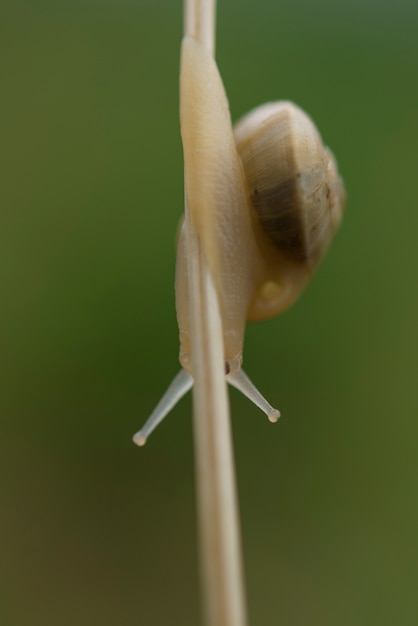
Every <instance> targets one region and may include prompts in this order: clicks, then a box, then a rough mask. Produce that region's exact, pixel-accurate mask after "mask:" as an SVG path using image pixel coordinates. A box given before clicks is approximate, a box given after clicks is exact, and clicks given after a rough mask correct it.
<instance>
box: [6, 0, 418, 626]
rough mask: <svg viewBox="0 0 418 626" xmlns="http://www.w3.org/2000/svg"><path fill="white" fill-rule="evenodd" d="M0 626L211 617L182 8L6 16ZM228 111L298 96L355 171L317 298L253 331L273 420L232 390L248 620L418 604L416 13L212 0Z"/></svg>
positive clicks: (253, 372)
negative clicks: (178, 304) (181, 338)
mask: <svg viewBox="0 0 418 626" xmlns="http://www.w3.org/2000/svg"><path fill="white" fill-rule="evenodd" d="M0 24H1V26H0V51H1V52H0V67H1V77H2V81H1V82H2V87H1V99H0V110H1V117H0V119H1V122H0V124H1V150H0V154H1V159H2V164H1V189H0V194H1V209H0V255H1V262H0V287H1V307H0V311H1V313H0V316H1V318H0V346H1V348H0V349H1V352H0V354H1V357H0V365H1V376H0V623H1V624H2V625H4V626H38V625H39V626H40V625H42V626H73V625H74V624H77V625H78V626H91V625H93V626H95V625H99V624H100V626H137V625H138V624H139V625H141V626H142V625H144V626H165V625H166V624H167V625H168V624H169V625H170V626H189V625H190V626H194V625H197V624H199V623H200V608H199V599H198V582H197V553H196V520H195V498H194V479H193V449H192V431H191V415H190V397H188V398H187V399H185V400H184V401H183V402H182V403H181V404H180V405H179V406H178V407H177V408H176V409H175V411H174V412H173V413H172V415H170V417H169V419H167V421H166V422H165V423H164V424H163V425H162V426H161V427H160V428H159V429H158V431H157V432H156V433H155V434H154V435H153V436H152V438H151V439H150V441H149V443H148V444H147V446H146V447H145V448H144V449H138V448H136V447H135V446H134V445H133V444H132V442H131V436H132V434H133V433H134V432H135V431H136V430H137V429H138V428H139V427H140V426H141V425H142V423H143V422H144V420H145V418H146V417H147V415H148V414H149V413H150V411H151V410H152V408H153V407H154V405H155V404H156V402H157V401H158V399H159V397H160V395H161V393H162V391H163V390H164V389H165V387H166V385H167V384H168V382H169V381H170V380H171V378H172V376H173V375H174V374H175V372H176V371H177V368H178V363H177V352H178V339H177V326H176V319H175V311H174V292H173V275H174V235H175V231H176V226H177V223H178V219H179V216H180V214H181V212H182V202H183V180H182V170H183V166H182V153H181V143H180V136H179V124H178V69H179V44H180V38H181V31H182V7H181V2H180V1H176V2H173V1H172V0H147V1H141V0H136V1H135V0H120V1H118V2H116V1H114V2H112V1H110V0H107V1H99V0H3V2H2V8H1V9H0ZM217 39H218V55H217V56H218V62H219V65H220V68H221V72H222V75H223V77H224V81H225V85H226V89H227V92H228V94H229V97H230V102H231V110H232V115H233V118H234V119H236V118H237V117H238V116H240V115H241V114H243V113H244V112H246V111H247V110H249V109H250V108H252V107H253V106H255V105H257V104H259V103H261V102H263V101H266V100H272V99H278V98H286V99H292V100H294V101H296V102H297V103H298V104H300V105H301V106H302V107H304V108H305V109H306V110H307V111H309V113H310V114H311V115H312V117H313V118H314V119H315V120H316V122H317V124H318V127H319V128H320V130H321V133H322V135H323V137H324V140H325V142H326V143H328V144H329V145H330V146H331V147H332V149H333V150H334V152H335V154H336V155H337V158H338V161H339V165H340V169H341V172H342V174H343V176H344V178H345V182H346V187H347V191H348V207H347V212H346V216H345V221H344V225H343V228H342V229H341V231H340V233H339V234H338V237H337V238H336V241H335V242H334V244H333V246H332V247H331V250H330V252H329V255H328V256H327V258H326V260H325V261H324V263H323V265H322V267H321V269H320V271H319V273H318V274H317V276H316V277H315V279H314V280H313V282H312V284H311V285H310V287H309V289H308V290H307V292H306V293H305V294H304V296H303V297H302V299H301V300H300V301H299V302H298V303H297V305H296V306H295V307H294V308H293V309H291V310H290V311H289V312H287V313H285V314H284V315H282V316H281V317H279V318H277V319H275V320H272V321H269V322H265V323H262V324H256V325H252V326H250V327H248V331H247V339H246V350H245V366H246V370H247V372H248V373H249V375H250V376H251V377H252V378H253V380H254V382H255V383H256V384H257V385H259V387H260V389H261V390H262V391H264V392H265V394H266V396H267V397H268V398H269V399H270V400H271V402H272V403H273V404H276V405H278V406H279V407H280V408H281V410H282V414H283V419H282V420H281V421H280V422H279V424H278V425H277V426H275V427H273V426H271V425H270V424H269V423H268V422H267V420H266V419H265V418H264V417H263V416H262V414H261V413H259V412H258V411H257V410H256V409H255V408H254V407H253V406H252V405H251V404H249V403H248V402H247V401H246V400H245V399H244V398H242V397H240V396H239V395H238V394H237V393H236V392H234V391H232V392H231V404H232V413H233V430H234V439H235V452H236V461H237V472H238V483H239V493H240V505H241V513H242V525H243V544H244V555H245V564H246V580H247V588H248V601H249V611H250V617H251V624H252V625H254V626H276V625H279V624H285V625H286V626H335V624H338V625H339V626H353V625H355V626H370V625H374V624H379V625H380V626H393V625H394V624H399V625H401V626H415V625H416V624H417V623H418V599H417V593H416V590H417V583H418V565H417V562H418V540H417V528H418V503H417V498H418V494H417V472H418V455H417V440H418V420H417V417H418V400H417V388H418V385H417V370H418V324H417V318H418V289H417V287H418V272H417V270H418V267H417V265H418V264H417V243H416V242H417V230H418V210H417V173H416V172H417V164H418V160H417V145H418V5H417V4H416V2H414V3H413V2H408V1H406V0H400V1H399V2H397V3H394V2H387V1H385V2H381V1H380V2H377V0H375V1H373V2H372V1H370V2H366V3H364V2H360V1H359V0H345V1H339V2H329V1H327V0H320V1H318V2H315V3H310V2H308V1H307V0H305V1H302V0H301V1H296V2H295V1H292V2H291V1H290V0H287V1H284V2H276V1H273V0H260V1H259V2H255V1H253V2H249V1H248V0H246V1H245V2H244V1H243V0H224V1H223V2H220V4H219V7H218V37H217Z"/></svg>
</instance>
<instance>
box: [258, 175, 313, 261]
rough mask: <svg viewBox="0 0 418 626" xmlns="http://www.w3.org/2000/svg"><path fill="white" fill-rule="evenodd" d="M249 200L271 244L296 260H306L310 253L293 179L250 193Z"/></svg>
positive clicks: (295, 184) (294, 179) (296, 188)
mask: <svg viewBox="0 0 418 626" xmlns="http://www.w3.org/2000/svg"><path fill="white" fill-rule="evenodd" d="M251 200H252V202H253V206H254V208H255V210H256V212H257V215H258V216H259V218H260V221H261V223H262V225H263V227H264V231H265V232H266V233H267V234H268V235H269V237H270V238H271V239H272V240H273V242H274V243H275V245H276V246H277V247H278V248H279V249H280V250H282V251H283V252H285V253H286V254H288V255H289V256H291V257H292V258H293V259H295V260H297V261H301V262H305V261H307V260H309V256H310V250H309V247H308V243H307V239H306V231H305V227H304V223H303V216H302V215H301V211H300V208H299V207H300V202H299V199H298V180H297V177H294V178H290V179H288V180H285V181H283V182H281V183H279V184H278V185H275V186H274V187H272V188H270V189H263V190H262V191H259V190H258V189H254V190H251Z"/></svg>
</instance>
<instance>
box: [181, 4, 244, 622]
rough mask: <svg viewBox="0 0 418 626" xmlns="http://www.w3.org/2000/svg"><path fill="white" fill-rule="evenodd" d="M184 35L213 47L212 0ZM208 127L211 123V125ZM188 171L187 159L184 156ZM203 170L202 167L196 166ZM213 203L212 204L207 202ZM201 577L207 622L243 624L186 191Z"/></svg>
mask: <svg viewBox="0 0 418 626" xmlns="http://www.w3.org/2000/svg"><path fill="white" fill-rule="evenodd" d="M184 28H185V35H189V36H192V37H193V38H195V39H197V40H198V41H200V43H202V44H203V45H205V46H206V47H207V49H208V50H209V51H210V53H211V54H212V55H213V54H214V42H215V0H185V5H184ZM208 132H210V129H208ZM185 175H186V177H187V163H186V164H185ZM194 175H200V176H202V177H204V176H205V172H204V171H202V172H197V174H196V172H194ZM209 208H210V207H209ZM185 229H186V246H187V259H188V260H187V275H188V285H189V287H188V293H189V294H190V301H189V315H190V333H191V348H192V373H193V379H194V388H193V419H194V441H195V458H196V488H197V501H198V528H199V531H198V534H199V542H200V565H201V584H202V591H203V605H204V615H205V624H206V625H207V626H245V624H246V623H247V618H246V607H245V600H244V584H243V575H242V558H241V545H240V544H241V542H240V532H239V519H238V512H237V509H238V507H237V495H236V481H235V470H234V459H233V448H232V439H231V427H230V415H229V403H228V395H227V388H226V381H225V369H224V368H225V365H224V349H223V333H222V322H221V318H220V312H219V304H218V298H217V293H216V290H215V287H214V283H213V280H212V277H211V274H210V272H209V269H208V265H207V262H206V258H205V254H204V250H203V248H202V246H201V242H200V239H199V235H198V233H197V232H196V230H195V228H194V224H193V221H192V219H191V216H190V211H189V207H188V200H187V197H186V199H185Z"/></svg>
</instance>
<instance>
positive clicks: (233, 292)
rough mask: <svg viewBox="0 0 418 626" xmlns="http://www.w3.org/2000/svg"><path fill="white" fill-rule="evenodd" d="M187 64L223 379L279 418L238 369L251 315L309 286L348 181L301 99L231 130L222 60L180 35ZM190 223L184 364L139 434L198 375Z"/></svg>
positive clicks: (186, 146) (191, 152) (187, 118)
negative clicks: (194, 349)
mask: <svg viewBox="0 0 418 626" xmlns="http://www.w3.org/2000/svg"><path fill="white" fill-rule="evenodd" d="M181 67H182V72H181V80H180V89H181V98H180V100H181V103H182V106H181V111H180V118H181V133H182V141H183V151H184V161H185V194H186V199H187V204H188V207H189V216H190V219H191V221H192V223H193V226H194V229H195V232H196V233H197V234H198V237H199V240H200V244H201V247H202V251H203V254H204V255H205V258H206V262H207V265H208V268H209V271H210V273H211V275H212V278H213V282H214V285H215V289H216V294H217V299H218V305H219V311H220V317H221V322H222V330H223V343H224V359H225V372H226V378H227V380H228V382H229V383H230V384H231V385H233V386H235V387H237V388H239V389H240V390H241V391H242V392H243V393H244V394H245V395H247V396H248V397H249V398H250V399H251V400H252V401H253V402H254V403H255V404H257V406H259V407H260V408H262V410H264V411H265V412H266V413H267V415H268V416H269V418H270V419H271V420H272V421H275V420H276V419H277V417H278V416H279V412H278V411H277V410H276V409H273V408H272V407H271V406H270V405H269V404H268V402H267V401H266V400H265V399H264V398H263V396H261V394H260V392H259V391H258V390H257V389H256V388H255V387H254V386H253V384H252V383H251V381H250V380H249V379H248V377H247V376H246V375H245V373H244V372H243V371H242V368H241V365H242V349H243V338H244V330H245V323H246V321H247V320H259V319H265V318H268V317H271V316H273V315H276V314H277V313H279V312H281V311H283V310H285V309H286V308H288V307H289V306H290V305H291V304H292V303H293V302H294V301H295V300H296V298H297V297H298V296H299V295H300V293H301V292H302V291H303V289H304V287H305V286H306V284H307V282H308V280H309V278H310V277H311V275H312V273H313V272H314V270H315V268H316V267H317V265H318V263H319V262H320V260H321V258H322V257H323V256H324V254H325V252H326V250H327V248H328V245H329V243H330V240H331V239H332V236H333V234H334V233H335V231H336V229H337V228H338V225H339V223H340V220H341V215H342V209H343V205H344V189H343V184H342V181H341V178H340V177H339V175H338V173H337V168H336V163H335V159H334V157H333V155H332V153H331V151H330V150H329V149H328V148H326V147H324V145H323V143H322V140H321V137H320V135H319V133H318V131H317V130H316V127H315V125H314V124H313V122H312V121H311V119H310V118H309V117H308V116H307V115H306V114H305V113H304V112H303V111H302V110H301V109H300V108H299V107H297V106H296V105H294V104H292V103H291V102H286V101H279V102H273V103H268V104H265V105H262V106H260V107H258V108H257V109H255V110H254V111H252V112H250V113H249V114H248V115H246V116H244V118H242V119H241V120H240V121H239V122H238V123H237V124H236V126H235V129H234V130H233V128H232V124H231V118H230V113H229V105H228V100H227V97H226V94H225V90H224V87H223V83H222V79H221V77H220V75H219V71H218V68H217V66H216V63H215V61H214V59H213V58H212V57H211V55H210V54H209V53H208V52H207V50H206V49H205V47H204V46H203V45H201V44H200V43H198V42H197V41H196V40H194V39H193V38H191V37H186V38H185V39H184V40H183V44H182V62H181ZM196 107H198V111H196ZM201 172H205V177H204V179H202V176H200V175H198V173H201ZM186 228H187V226H186V223H185V222H183V224H182V226H181V229H180V233H179V238H178V246H177V267H176V311H177V320H178V325H179V336H180V356H179V360H180V363H181V365H182V368H183V370H182V371H181V373H180V374H179V375H178V376H177V377H176V378H175V380H174V381H173V384H172V385H171V386H170V387H169V389H168V390H167V392H166V394H165V395H164V396H163V399H162V401H161V402H160V404H159V405H158V406H157V408H156V410H155V411H154V413H153V414H152V415H151V417H150V418H149V420H148V421H147V423H146V424H145V426H144V427H143V428H142V429H141V431H139V432H138V433H137V435H135V437H134V440H135V441H136V443H144V441H145V439H146V437H147V436H148V434H149V433H150V432H151V431H152V430H153V429H154V428H155V426H156V424H157V423H158V422H159V421H161V419H163V417H164V415H165V414H166V413H167V412H168V410H170V408H171V407H172V406H173V404H174V403H175V402H176V401H177V400H178V399H179V398H180V397H181V396H182V395H184V393H186V391H187V390H188V389H189V388H190V387H191V385H192V383H193V363H192V361H191V352H192V351H191V341H192V337H191V333H190V327H189V305H188V303H189V298H190V297H193V294H190V293H189V290H190V280H189V276H188V259H187V249H188V248H187V245H186V240H187V230H186Z"/></svg>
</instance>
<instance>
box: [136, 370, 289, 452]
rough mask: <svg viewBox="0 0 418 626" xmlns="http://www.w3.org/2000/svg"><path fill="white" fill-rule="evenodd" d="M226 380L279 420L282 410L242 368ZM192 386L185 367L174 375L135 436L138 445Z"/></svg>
mask: <svg viewBox="0 0 418 626" xmlns="http://www.w3.org/2000/svg"><path fill="white" fill-rule="evenodd" d="M226 380H227V381H228V383H229V384H230V385H231V386H232V387H235V388H236V389H239V391H241V393H243V394H244V396H246V397H247V398H249V399H250V400H251V401H252V402H253V403H254V404H255V405H256V406H258V408H259V409H261V410H262V411H264V413H265V414H266V415H267V417H268V419H269V421H270V422H272V423H274V422H277V420H278V419H279V417H280V411H278V410H277V409H274V408H273V407H272V406H271V405H270V404H269V403H268V402H267V400H266V399H265V398H264V397H263V396H262V395H261V393H260V392H259V391H258V389H256V387H255V386H254V385H253V383H252V382H251V380H250V379H249V378H248V376H247V375H246V374H245V372H244V371H243V370H242V369H241V370H240V372H239V374H237V375H235V376H234V375H232V374H226ZM192 387H193V378H192V377H191V375H190V374H189V373H188V372H187V371H186V370H185V369H183V368H182V369H181V370H180V371H179V373H178V374H177V375H176V376H175V377H174V379H173V381H172V382H171V384H170V385H169V387H168V388H167V390H166V392H165V393H164V395H163V397H162V398H161V400H160V401H159V403H158V404H157V406H156V407H155V409H154V411H153V412H152V413H151V415H150V416H149V418H148V419H147V421H146V422H145V424H144V426H143V427H142V428H141V430H139V431H138V432H137V433H136V434H135V435H134V436H133V441H134V443H136V444H137V445H138V446H143V445H144V444H145V443H146V441H147V439H148V437H149V436H150V434H151V433H152V432H153V430H155V429H156V428H157V426H158V424H160V423H161V422H162V421H163V419H164V418H165V417H166V416H167V415H168V413H169V412H170V411H171V410H172V409H173V408H174V407H175V406H176V404H177V403H178V402H179V401H180V400H181V399H182V398H183V396H185V395H186V393H187V392H188V391H189V390H190V389H191V388H192Z"/></svg>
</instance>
